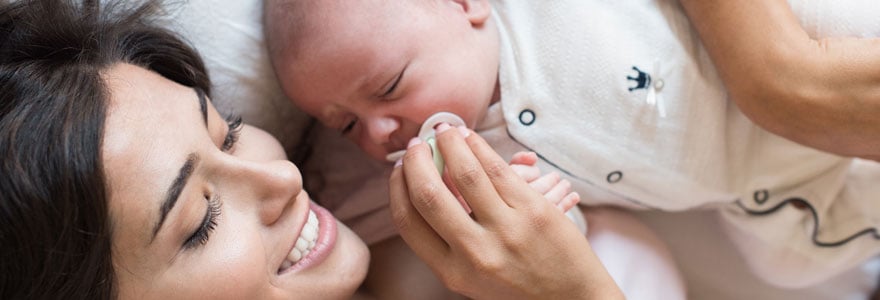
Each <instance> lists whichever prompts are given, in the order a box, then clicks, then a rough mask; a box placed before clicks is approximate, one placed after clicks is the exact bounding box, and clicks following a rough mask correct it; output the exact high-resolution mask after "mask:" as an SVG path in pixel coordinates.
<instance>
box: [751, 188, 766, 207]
mask: <svg viewBox="0 0 880 300" xmlns="http://www.w3.org/2000/svg"><path fill="white" fill-rule="evenodd" d="M752 198H754V199H755V202H757V203H758V204H764V202H767V198H770V192H769V191H767V190H757V191H755V193H754V194H753V196H752Z"/></svg>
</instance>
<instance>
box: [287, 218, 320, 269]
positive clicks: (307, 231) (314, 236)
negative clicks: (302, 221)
mask: <svg viewBox="0 0 880 300" xmlns="http://www.w3.org/2000/svg"><path fill="white" fill-rule="evenodd" d="M319 225H320V222H318V216H316V215H315V212H313V211H311V210H310V211H309V219H308V220H307V221H306V225H305V226H303V229H302V232H300V234H299V237H298V238H296V244H295V245H294V247H293V249H291V250H290V253H288V254H287V259H286V260H284V262H283V263H281V269H280V270H279V271H281V270H285V269H287V268H290V267H291V266H293V264H295V263H297V262H298V261H299V260H300V259H302V258H303V257H305V256H306V255H309V252H311V251H312V249H313V248H315V242H317V241H318V228H319V227H320V226H319Z"/></svg>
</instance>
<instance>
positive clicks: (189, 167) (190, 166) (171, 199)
mask: <svg viewBox="0 0 880 300" xmlns="http://www.w3.org/2000/svg"><path fill="white" fill-rule="evenodd" d="M198 163H199V156H198V155H196V154H195V153H190V154H189V156H187V158H186V163H184V164H183V166H182V167H180V171H179V172H178V173H177V178H174V182H172V183H171V186H170V187H168V192H166V193H165V201H162V206H160V207H159V222H158V223H156V227H155V228H153V236H152V237H151V238H150V243H152V242H153V240H155V239H156V234H158V233H159V229H161V228H162V223H165V218H166V217H168V212H170V211H171V209H172V208H174V204H177V198H180V192H182V191H183V187H184V186H186V183H187V181H188V180H189V178H190V177H191V176H192V174H193V170H195V169H196V165H197V164H198Z"/></svg>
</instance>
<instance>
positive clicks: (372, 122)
mask: <svg viewBox="0 0 880 300" xmlns="http://www.w3.org/2000/svg"><path fill="white" fill-rule="evenodd" d="M366 122H367V124H366V125H367V128H366V129H367V136H368V137H369V138H370V140H371V141H372V142H373V143H374V144H376V145H382V144H385V143H388V141H390V140H391V134H392V133H394V131H396V130H397V129H398V128H400V122H398V121H397V120H395V119H394V118H391V117H373V118H368V119H367V120H366Z"/></svg>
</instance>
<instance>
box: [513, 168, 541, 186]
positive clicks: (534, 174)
mask: <svg viewBox="0 0 880 300" xmlns="http://www.w3.org/2000/svg"><path fill="white" fill-rule="evenodd" d="M510 168H511V169H513V172H514V173H516V175H519V177H522V179H523V180H525V181H526V182H532V181H535V180H536V179H538V177H540V176H541V169H538V167H535V166H527V165H521V164H511V165H510Z"/></svg>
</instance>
